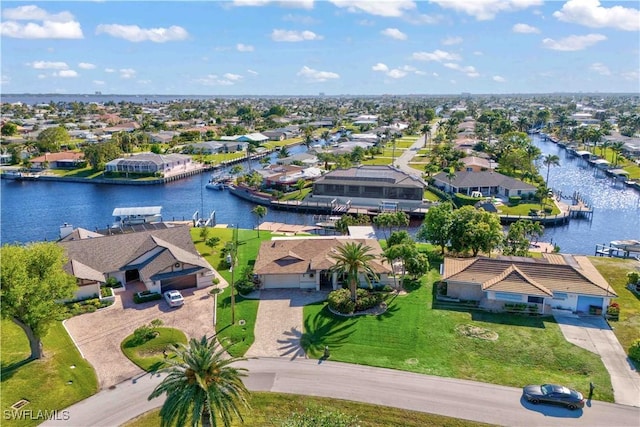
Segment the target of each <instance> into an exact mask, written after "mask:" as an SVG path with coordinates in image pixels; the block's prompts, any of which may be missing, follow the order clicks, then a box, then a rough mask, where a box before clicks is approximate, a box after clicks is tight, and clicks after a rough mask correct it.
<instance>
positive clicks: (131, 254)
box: [58, 226, 214, 299]
mask: <svg viewBox="0 0 640 427" xmlns="http://www.w3.org/2000/svg"><path fill="white" fill-rule="evenodd" d="M76 236H77V237H76ZM69 237H70V238H69ZM81 237H82V234H78V235H75V234H72V235H70V236H67V238H65V239H63V240H61V241H59V242H58V244H59V245H60V246H62V247H63V248H64V250H65V252H66V255H67V257H68V259H69V261H68V263H67V264H66V265H65V267H64V268H65V270H66V271H67V272H68V273H69V274H72V275H74V276H75V277H76V278H77V280H78V285H79V290H78V292H77V293H76V298H77V299H78V298H83V297H90V296H92V295H93V294H98V295H99V293H100V284H101V283H104V282H105V281H106V279H107V278H108V277H114V278H116V279H117V280H118V281H120V282H122V283H123V284H124V285H125V286H126V284H127V283H131V282H138V281H140V282H142V283H144V285H145V286H146V288H147V289H148V290H149V291H151V292H164V291H167V290H170V289H187V288H191V287H198V288H202V287H206V286H209V285H211V284H212V279H213V274H214V269H213V267H211V265H210V264H209V263H208V262H207V261H206V260H205V259H204V258H203V257H202V256H200V254H199V253H198V251H197V250H196V248H195V246H194V244H193V241H192V240H191V234H190V231H189V227H185V226H177V227H170V228H165V229H162V230H151V231H141V232H136V233H126V234H115V235H111V236H102V235H101V236H100V237H96V233H90V234H85V238H81Z"/></svg>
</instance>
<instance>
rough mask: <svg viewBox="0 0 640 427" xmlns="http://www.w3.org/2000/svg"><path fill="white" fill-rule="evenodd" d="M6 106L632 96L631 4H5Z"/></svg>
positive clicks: (304, 0)
mask: <svg viewBox="0 0 640 427" xmlns="http://www.w3.org/2000/svg"><path fill="white" fill-rule="evenodd" d="M0 8H1V16H2V21H1V24H0V25H1V27H0V30H1V31H0V33H1V51H2V53H1V65H2V68H1V72H0V75H1V79H0V81H1V91H2V93H70V94H71V93H94V92H96V91H101V92H102V93H103V94H170V95H173V94H182V95H317V94H319V93H321V92H323V93H325V94H326V95H379V94H397V95H404V94H459V93H461V92H470V93H477V94H481V93H550V92H579V91H582V92H593V91H599V92H633V93H638V92H640V72H639V71H640V9H639V8H640V2H638V1H616V2H613V1H602V0H568V1H542V0H431V1H410V0H397V1H394V0H389V1H382V0H377V1H376V0H369V1H352V0H326V1H313V0H297V1H269V0H237V1H217V2H212V1H206V2H205V1H192V2H171V1H139V2H129V1H92V2H89V1H87V2H28V1H26V2H11V1H3V2H2V3H0Z"/></svg>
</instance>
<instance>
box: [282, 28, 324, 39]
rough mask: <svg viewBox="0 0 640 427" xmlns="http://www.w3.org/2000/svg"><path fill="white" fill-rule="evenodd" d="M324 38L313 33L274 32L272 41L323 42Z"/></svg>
mask: <svg viewBox="0 0 640 427" xmlns="http://www.w3.org/2000/svg"><path fill="white" fill-rule="evenodd" d="M322 38H323V37H322V36H320V35H318V34H316V33H314V32H313V31H289V30H273V32H272V33H271V39H272V40H273V41H276V42H301V41H305V40H322Z"/></svg>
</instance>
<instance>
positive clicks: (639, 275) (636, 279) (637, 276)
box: [627, 271, 640, 285]
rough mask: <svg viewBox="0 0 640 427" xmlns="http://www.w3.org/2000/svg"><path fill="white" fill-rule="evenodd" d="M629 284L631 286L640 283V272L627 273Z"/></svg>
mask: <svg viewBox="0 0 640 427" xmlns="http://www.w3.org/2000/svg"><path fill="white" fill-rule="evenodd" d="M627 283H628V284H629V285H633V284H636V283H640V272H637V271H630V272H628V273H627Z"/></svg>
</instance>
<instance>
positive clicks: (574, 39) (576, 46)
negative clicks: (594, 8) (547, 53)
mask: <svg viewBox="0 0 640 427" xmlns="http://www.w3.org/2000/svg"><path fill="white" fill-rule="evenodd" d="M606 39H607V37H606V36H603V35H602V34H587V35H586V36H569V37H565V38H563V39H560V40H554V39H549V38H547V39H544V40H542V46H544V47H546V48H547V49H553V50H561V51H574V50H583V49H586V48H588V47H589V46H593V45H594V44H596V43H598V42H600V41H603V40H606Z"/></svg>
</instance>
